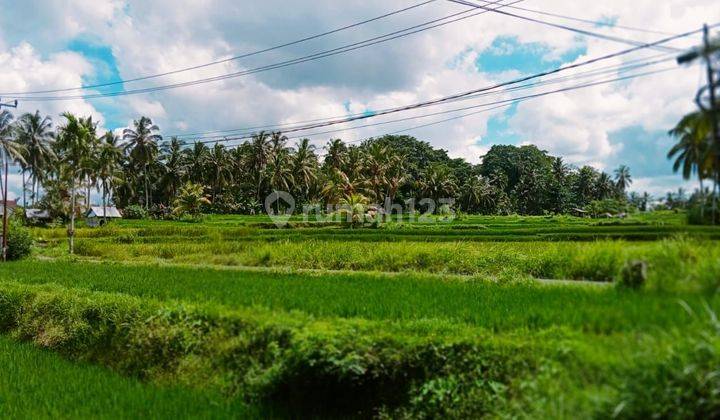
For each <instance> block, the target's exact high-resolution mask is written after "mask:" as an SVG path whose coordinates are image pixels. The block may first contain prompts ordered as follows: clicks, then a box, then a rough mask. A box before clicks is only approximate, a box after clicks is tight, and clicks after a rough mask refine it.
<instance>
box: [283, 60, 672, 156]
mask: <svg viewBox="0 0 720 420" xmlns="http://www.w3.org/2000/svg"><path fill="white" fill-rule="evenodd" d="M673 70H678V68H677V67H670V68H665V69H661V70H656V71H653V72H647V73H645V74H640V75H635V76H632V77H625V78H621V79H615V80H608V81H605V82H598V83H595V84H593V85H584V86H579V87H575V88H569V89H568V90H575V89H582V88H586V87H589V86H597V85H599V84H607V83H614V82H617V81H622V80H628V79H630V78H636V77H643V76H650V75H654V74H659V73H664V72H668V71H673ZM552 93H557V92H548V93H546V94H543V95H538V96H532V97H528V98H526V99H515V100H512V101H510V102H508V103H505V104H502V105H497V106H494V107H491V108H487V109H482V110H480V111H475V112H470V113H467V114H462V115H457V116H455V117H451V118H446V119H443V120H439V121H434V122H431V123H428V124H422V125H417V126H414V127H409V128H405V129H402V130H398V131H393V132H391V133H386V134H384V135H394V134H400V133H405V132H408V131H413V130H417V129H420V128H425V127H430V126H434V125H438V124H443V123H446V122H450V121H455V120H459V119H463V118H467V117H470V116H473V115H478V114H482V113H486V112H490V111H494V110H496V109H500V108H507V107H510V106H513V105H515V104H518V103H522V102H524V101H526V100H530V99H534V98H537V97H539V96H546V95H549V94H552ZM304 137H307V136H298V137H294V138H292V139H297V138H304ZM373 138H377V136H373V137H367V138H364V139H361V140H352V141H347V142H345V144H351V143H361V142H364V141H367V140H371V139H373ZM326 155H327V153H323V154H319V155H317V156H318V157H323V156H326Z"/></svg>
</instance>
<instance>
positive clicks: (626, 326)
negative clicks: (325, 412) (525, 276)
mask: <svg viewBox="0 0 720 420" xmlns="http://www.w3.org/2000/svg"><path fill="white" fill-rule="evenodd" d="M0 280H4V281H13V282H18V283H23V284H48V283H49V284H58V285H61V286H64V287H73V288H80V289H86V290H91V291H103V292H113V293H123V294H127V295H132V296H138V297H142V298H151V299H158V300H166V301H167V300H178V301H184V302H192V303H213V304H217V305H221V306H223V307H227V308H234V309H237V308H243V307H256V306H259V307H264V308H269V309H273V310H283V311H290V310H298V311H302V312H305V313H308V314H312V315H315V316H319V317H344V318H364V319H373V320H390V321H397V322H405V321H415V320H423V319H440V320H446V321H451V322H453V323H458V322H459V323H465V324H469V325H472V326H477V327H483V328H488V329H492V330H495V331H500V330H508V329H540V328H549V327H552V326H568V327H572V328H573V329H579V330H583V331H588V332H590V331H592V332H603V333H609V332H613V331H627V330H647V329H649V328H655V327H663V328H668V327H680V326H682V325H684V323H686V322H687V321H688V316H687V314H686V312H685V311H684V310H683V309H682V307H681V306H680V305H679V304H678V299H681V298H682V299H684V300H685V301H687V302H688V303H689V304H690V305H691V306H692V307H695V308H699V307H701V303H702V302H703V301H705V300H708V299H709V300H708V301H709V302H710V303H711V304H712V305H713V306H714V307H718V305H720V299H718V298H716V297H710V298H706V297H703V296H700V295H697V294H693V293H687V294H684V295H678V294H663V293H646V294H637V293H629V292H623V291H620V290H617V289H615V288H612V287H586V286H585V287H583V286H574V285H533V284H508V285H497V284H494V283H492V282H488V281H483V280H480V279H469V280H468V279H464V280H463V279H454V278H446V279H443V278H439V277H434V276H427V275H419V274H412V273H406V274H402V275H397V276H387V275H381V274H364V273H333V274H327V273H325V274H322V273H317V274H308V273H304V274H303V273H295V274H293V273H282V272H280V273H273V272H263V271H257V270H217V269H211V268H192V267H159V266H148V265H127V264H97V263H71V262H35V261H33V262H17V263H11V264H7V265H2V266H0ZM570 308H571V309H570Z"/></svg>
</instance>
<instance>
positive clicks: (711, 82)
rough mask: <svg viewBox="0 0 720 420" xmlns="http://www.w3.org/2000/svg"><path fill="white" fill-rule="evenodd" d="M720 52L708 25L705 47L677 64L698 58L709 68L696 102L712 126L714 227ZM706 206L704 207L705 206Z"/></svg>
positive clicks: (718, 161)
mask: <svg viewBox="0 0 720 420" xmlns="http://www.w3.org/2000/svg"><path fill="white" fill-rule="evenodd" d="M718 51H720V43H718V42H716V43H715V44H713V43H711V42H710V28H709V27H708V25H707V24H705V25H704V26H703V45H702V47H700V48H694V49H693V50H692V51H689V52H687V53H685V54H683V55H681V56H680V57H678V59H677V62H678V64H687V63H691V62H693V61H695V60H697V59H698V58H703V59H704V60H705V66H706V68H707V79H708V85H707V86H706V87H704V88H703V89H701V90H700V91H699V92H698V94H697V98H696V100H695V101H696V102H697V104H698V106H699V107H700V109H701V110H702V111H704V112H707V113H708V115H709V117H710V124H711V125H712V132H711V134H712V141H711V142H710V153H713V154H714V156H713V160H712V162H713V163H712V165H713V185H714V187H713V202H712V224H713V225H714V224H715V223H716V220H717V211H718V190H717V188H718V183H720V179H719V178H718V177H720V174H719V173H718V172H720V126H718V112H720V109H718V104H717V95H716V93H715V90H716V89H717V87H716V85H715V69H714V68H713V62H712V56H713V54H715V53H716V52H718ZM705 90H707V91H708V96H709V109H708V107H706V106H705V104H704V103H703V93H704V92H705ZM701 193H702V194H704V192H703V191H701ZM703 206H704V205H703Z"/></svg>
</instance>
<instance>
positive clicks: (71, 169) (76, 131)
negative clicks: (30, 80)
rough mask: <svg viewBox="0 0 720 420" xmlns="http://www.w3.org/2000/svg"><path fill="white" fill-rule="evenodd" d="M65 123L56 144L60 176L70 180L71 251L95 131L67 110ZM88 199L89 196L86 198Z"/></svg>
mask: <svg viewBox="0 0 720 420" xmlns="http://www.w3.org/2000/svg"><path fill="white" fill-rule="evenodd" d="M62 117H63V118H65V125H64V126H62V127H60V129H59V132H58V139H57V142H56V144H55V146H56V150H57V151H58V154H59V156H58V158H59V159H60V161H61V162H62V165H61V166H60V168H59V173H60V177H63V176H67V178H68V179H69V181H70V227H69V228H68V237H69V247H70V253H71V254H72V253H73V252H74V251H75V215H76V213H77V198H78V197H77V188H78V187H79V181H80V180H81V179H82V176H83V174H84V173H85V165H87V164H88V158H89V156H90V153H91V149H90V148H91V144H92V141H93V138H92V137H93V132H92V131H91V129H90V127H89V126H88V124H87V120H83V119H82V118H78V117H76V116H75V115H73V114H71V113H69V112H66V113H63V114H62ZM85 199H86V200H87V197H86V198H85Z"/></svg>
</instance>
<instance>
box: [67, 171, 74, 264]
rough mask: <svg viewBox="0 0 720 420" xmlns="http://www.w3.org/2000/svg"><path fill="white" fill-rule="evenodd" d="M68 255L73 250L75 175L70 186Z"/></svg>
mask: <svg viewBox="0 0 720 420" xmlns="http://www.w3.org/2000/svg"><path fill="white" fill-rule="evenodd" d="M68 237H69V246H70V255H72V254H73V253H74V252H75V177H73V179H72V181H71V187H70V229H68Z"/></svg>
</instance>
